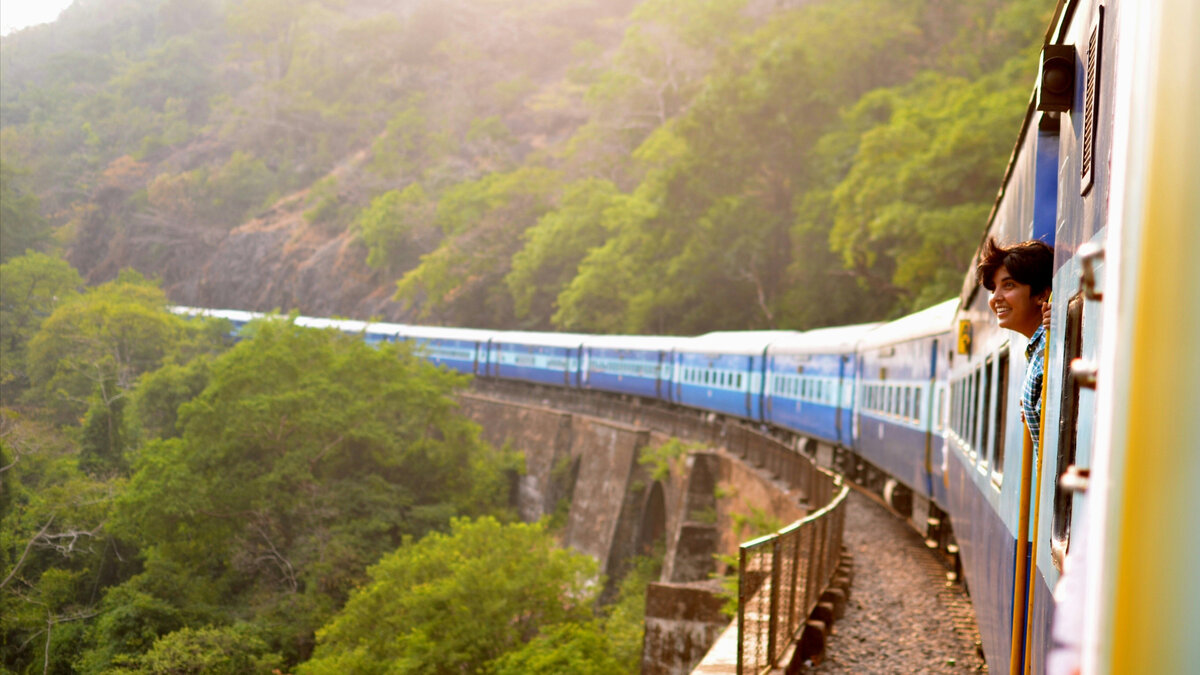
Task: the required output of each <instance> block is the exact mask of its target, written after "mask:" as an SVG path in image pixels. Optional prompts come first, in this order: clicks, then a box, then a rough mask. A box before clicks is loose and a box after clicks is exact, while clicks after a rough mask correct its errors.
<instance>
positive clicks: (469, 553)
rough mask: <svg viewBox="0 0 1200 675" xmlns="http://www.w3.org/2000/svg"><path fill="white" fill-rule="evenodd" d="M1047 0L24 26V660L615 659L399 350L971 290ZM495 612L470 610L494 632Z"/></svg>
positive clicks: (18, 185)
mask: <svg viewBox="0 0 1200 675" xmlns="http://www.w3.org/2000/svg"><path fill="white" fill-rule="evenodd" d="M1051 10H1052V3H1049V2H1046V1H1045V0H1036V1H1035V0H839V1H834V0H824V1H821V0H808V1H803V0H793V1H791V2H788V1H787V0H640V1H639V0H624V1H612V0H391V1H384V0H76V2H75V3H74V4H73V5H72V6H71V7H70V8H69V9H68V10H67V11H66V12H65V13H64V14H63V16H62V17H61V19H60V20H59V21H58V22H56V23H54V24H50V25H46V26H39V27H34V28H30V29H27V30H24V31H21V32H18V33H16V34H12V35H9V36H6V37H4V38H2V39H0V80H2V86H0V669H2V670H5V671H6V672H7V671H10V670H11V671H14V672H21V673H32V672H53V673H69V672H85V673H165V672H170V673H191V672H205V673H246V672H262V673H270V672H284V673H286V672H297V673H340V672H384V671H388V672H392V671H403V672H408V671H419V672H488V673H538V672H544V673H556V672H592V673H625V672H632V671H634V670H636V668H637V664H638V663H639V658H640V648H641V639H642V638H641V624H642V620H641V616H642V612H643V610H644V597H645V594H644V587H645V583H646V581H647V579H651V578H654V576H655V571H654V569H655V568H654V565H655V561H653V560H643V561H639V562H638V563H637V564H636V565H635V566H634V568H635V571H636V573H634V574H630V575H629V576H628V577H626V578H625V579H624V580H617V579H609V580H607V581H606V583H608V584H609V588H608V589H607V591H608V592H606V593H604V594H603V598H604V603H603V604H601V602H600V600H599V597H600V590H601V588H602V587H603V584H602V583H600V580H599V579H598V578H597V571H596V565H595V564H594V561H592V560H591V559H590V558H588V557H586V556H584V555H582V554H579V553H577V552H572V551H569V550H560V549H557V548H556V547H555V545H554V544H555V534H556V533H555V529H554V528H555V523H554V521H553V519H551V520H550V521H549V522H542V523H536V524H520V523H515V522H514V521H515V520H516V518H515V515H514V514H513V513H512V512H511V508H510V504H509V499H510V489H511V484H512V482H513V480H514V478H515V475H516V474H518V473H519V472H520V471H521V470H522V468H523V466H522V462H521V458H520V457H516V456H514V455H513V454H512V453H510V452H508V451H506V450H505V449H503V448H499V449H497V448H490V447H487V446H486V445H485V444H484V443H483V442H482V441H481V440H480V437H479V433H478V429H477V428H476V427H475V426H474V425H472V424H471V423H469V422H467V421H466V420H465V419H464V418H463V417H462V416H460V415H459V413H458V412H457V410H456V409H455V405H454V402H453V401H454V398H453V397H454V394H455V391H456V390H457V389H458V388H460V387H462V386H463V385H464V384H465V380H464V379H463V378H460V377H459V376H456V375H453V374H450V373H448V372H446V371H443V370H438V369H436V368H434V367H432V366H430V365H428V364H426V363H425V362H424V361H422V360H420V359H417V358H415V357H414V356H413V355H412V354H410V353H408V352H407V351H406V350H405V349H404V348H402V347H400V346H397V345H388V346H386V347H384V348H382V349H373V348H371V347H368V346H367V345H365V344H364V343H363V342H362V341H360V340H358V339H356V338H354V337H351V336H345V335H341V334H338V333H335V332H321V331H311V330H301V329H299V328H297V327H295V326H294V325H292V324H291V323H290V322H287V321H277V322H268V323H262V324H256V325H254V326H253V327H252V328H251V329H250V330H249V331H248V332H247V333H246V334H245V335H244V336H243V338H244V339H242V340H240V341H238V342H236V343H233V342H231V341H230V339H229V338H228V337H227V336H228V332H229V330H228V329H229V326H228V325H222V324H221V323H214V322H202V321H200V320H185V319H183V318H181V317H179V316H177V315H175V314H173V313H171V312H170V311H168V307H169V306H170V305H171V304H191V305H201V306H209V307H223V308H241V309H258V310H269V309H273V308H278V309H281V310H284V311H285V312H287V311H300V312H303V313H306V314H313V315H342V316H351V317H360V318H368V317H372V316H375V317H382V318H387V319H392V320H408V321H414V322H415V321H420V322H429V323H439V324H445V325H458V326H479V327H498V328H536V329H562V330H578V331H594V332H644V333H658V334H672V333H681V334H690V333H698V332H701V331H706V330H712V329H751V328H763V327H778V328H809V327H813V326H819V325H829V324H838V323H847V322H853V321H859V320H867V319H880V318H885V317H887V316H894V315H898V314H903V313H905V312H907V311H909V310H911V309H914V308H918V307H922V306H925V305H928V304H931V303H932V302H934V301H937V300H941V299H944V298H945V297H948V296H950V295H953V294H954V293H955V292H956V291H957V289H958V287H959V284H960V283H961V279H962V274H963V272H964V269H963V266H964V265H965V264H966V263H967V261H968V260H969V258H970V254H971V252H972V249H973V247H974V245H975V243H976V241H977V239H978V236H979V233H980V232H981V230H982V228H983V227H984V224H985V223H984V221H985V219H986V216H987V213H988V210H989V208H990V205H991V203H992V200H993V198H994V195H995V193H996V189H997V187H998V185H999V182H1000V180H1001V178H1002V174H1003V170H1004V166H1005V162H1006V161H1007V158H1008V156H1009V151H1010V149H1011V147H1012V144H1013V141H1014V138H1015V135H1016V132H1017V130H1018V128H1019V125H1020V122H1021V116H1022V114H1023V112H1024V108H1025V104H1026V102H1027V100H1028V95H1029V88H1030V84H1029V83H1030V82H1031V81H1032V75H1033V73H1034V68H1035V62H1036V51H1037V46H1038V43H1039V37H1040V28H1041V27H1042V26H1044V25H1045V23H1046V21H1047V19H1048V15H1049V13H1050V11H1051ZM468 629H469V630H468Z"/></svg>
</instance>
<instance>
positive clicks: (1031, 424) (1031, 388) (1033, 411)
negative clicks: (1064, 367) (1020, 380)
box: [1021, 326, 1046, 452]
mask: <svg viewBox="0 0 1200 675" xmlns="http://www.w3.org/2000/svg"><path fill="white" fill-rule="evenodd" d="M1025 360H1026V361H1028V362H1029V365H1028V366H1027V367H1026V368H1025V385H1024V386H1023V387H1022V389H1021V417H1022V418H1023V419H1024V420H1025V426H1026V427H1028V428H1029V436H1030V437H1031V438H1032V439H1033V450H1034V452H1037V449H1038V437H1039V436H1040V435H1041V433H1042V430H1041V421H1042V375H1043V374H1044V373H1045V372H1046V327H1045V326H1038V329H1037V331H1036V332H1034V334H1033V337H1031V338H1029V346H1028V347H1026V348H1025Z"/></svg>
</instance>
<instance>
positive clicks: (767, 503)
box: [460, 380, 841, 673]
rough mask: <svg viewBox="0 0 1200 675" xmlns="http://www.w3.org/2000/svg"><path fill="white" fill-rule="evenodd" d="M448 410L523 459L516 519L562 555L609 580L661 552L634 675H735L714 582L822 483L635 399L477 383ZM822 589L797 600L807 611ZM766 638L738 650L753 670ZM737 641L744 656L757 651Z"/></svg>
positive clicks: (687, 417) (810, 505) (762, 441)
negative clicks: (582, 558) (589, 562)
mask: <svg viewBox="0 0 1200 675" xmlns="http://www.w3.org/2000/svg"><path fill="white" fill-rule="evenodd" d="M460 404H461V406H462V409H463V411H464V412H465V414H466V415H467V416H468V417H470V418H471V419H473V420H474V421H476V422H477V423H479V424H480V425H481V427H482V428H483V436H484V438H485V439H486V440H488V441H489V442H490V443H492V444H493V445H495V446H496V447H503V446H505V445H508V446H510V447H512V448H513V449H515V450H518V451H520V452H521V453H522V454H523V455H524V457H525V471H524V473H523V475H522V476H520V478H519V480H518V484H517V495H516V503H517V505H518V510H519V512H520V515H521V517H522V518H523V519H525V520H536V519H538V518H541V517H543V516H548V515H550V516H554V517H557V518H562V519H564V520H563V522H564V528H563V532H564V537H563V538H564V542H563V543H564V544H566V545H568V546H571V547H572V548H575V549H576V550H579V551H582V552H585V553H587V554H589V555H591V556H592V557H593V558H595V559H596V560H597V561H598V562H599V564H600V567H601V569H602V570H603V572H604V573H605V574H606V575H607V576H608V578H610V579H614V578H620V577H621V575H622V574H623V573H624V572H625V571H626V567H627V565H628V564H629V562H630V560H631V558H632V557H633V556H635V555H638V554H645V553H650V552H652V551H656V550H660V551H662V552H663V554H664V557H663V572H662V575H661V577H660V581H659V582H658V583H655V584H651V586H650V588H648V590H647V603H646V604H647V608H646V640H645V644H644V648H643V672H644V673H682V672H691V671H692V669H693V668H695V667H696V666H697V664H700V662H701V660H702V659H704V663H705V665H704V666H703V667H702V669H703V670H704V671H705V672H736V666H737V639H738V631H737V625H736V622H734V623H733V625H732V627H731V625H730V624H731V619H730V617H729V616H728V615H726V614H723V613H722V611H721V607H722V606H723V605H724V604H725V595H724V594H722V589H721V585H720V582H719V581H717V580H714V579H713V576H714V575H716V574H726V573H728V572H730V571H732V570H731V569H730V565H729V563H732V561H735V560H737V559H738V558H737V556H738V554H739V547H740V545H741V543H742V542H743V541H746V540H748V539H751V538H753V537H754V536H757V535H758V534H761V533H762V532H761V530H762V529H767V530H775V529H777V528H779V527H781V526H783V525H786V524H788V523H792V522H794V521H797V520H800V519H802V518H804V517H805V516H806V515H808V514H809V513H810V511H812V510H814V509H820V508H821V507H823V506H825V505H826V504H827V503H828V502H829V501H830V498H831V496H832V494H833V492H832V490H831V486H832V480H831V479H832V476H831V475H830V474H828V473H827V472H823V471H820V470H819V469H817V468H816V467H815V465H814V464H813V463H812V462H811V461H810V460H809V459H808V458H807V457H806V456H804V455H802V454H801V453H799V452H796V451H795V450H794V449H793V448H790V447H788V446H787V445H785V444H784V443H782V442H780V441H779V440H778V439H775V438H773V437H771V436H768V435H766V434H762V433H759V432H757V431H754V430H751V429H748V428H746V427H744V426H742V425H740V424H738V423H735V422H732V421H728V422H727V421H725V420H723V419H720V418H718V417H714V416H707V417H703V416H701V415H699V414H697V413H695V412H686V413H685V412H680V411H676V410H672V409H668V408H665V407H662V406H659V405H647V404H645V403H642V402H641V401H640V400H638V399H630V398H620V397H610V396H604V395H597V394H594V393H588V392H579V391H570V390H562V389H553V388H541V387H536V386H526V385H520V384H515V383H503V382H496V381H487V380H477V381H476V383H475V385H474V387H473V389H472V390H470V391H468V392H464V393H463V394H462V395H461V396H460ZM828 534H831V533H828ZM837 541H838V542H840V528H839V531H838V533H837ZM797 551H798V549H797ZM798 552H799V551H798ZM840 554H841V552H840V550H837V551H832V552H829V554H828V555H827V556H826V557H827V558H829V559H832V560H835V561H836V560H839V559H840ZM722 561H728V563H726V562H722ZM754 564H755V565H756V566H758V567H761V561H759V562H757V563H754ZM734 566H736V565H734ZM832 573H833V569H832V568H830V569H827V570H825V576H826V577H830V576H832ZM756 574H757V575H758V576H757V577H753V576H752V580H753V579H755V578H756V579H757V582H756V583H755V588H754V589H751V595H753V592H758V593H759V595H763V596H765V595H766V594H768V591H767V590H766V589H767V588H769V587H770V584H764V582H763V578H764V572H763V571H762V570H761V569H760V570H759V571H758V572H757V573H756ZM745 576H746V575H743V577H745ZM793 576H795V575H794V574H793ZM808 576H809V575H807V574H804V575H801V577H800V578H801V579H802V580H803V579H807V578H808ZM826 580H827V579H826ZM811 583H816V580H815V578H814V580H813V581H812V582H810V585H811ZM824 585H825V583H824V582H823V581H822V582H821V588H819V589H817V590H816V592H815V593H814V592H813V591H812V590H811V589H809V590H808V591H807V592H802V595H805V596H812V597H811V600H812V603H811V604H813V605H814V606H815V604H816V600H817V599H818V596H819V595H820V593H821V592H822V591H824ZM742 594H743V595H746V591H745V589H743V591H742ZM805 599H806V600H807V599H808V598H807V597H806V598H805ZM743 604H745V603H743ZM760 614H762V612H760ZM789 614H791V615H794V616H793V617H792V618H791V620H790V623H788V622H787V621H785V622H784V623H783V624H780V627H781V628H780V629H779V630H780V631H781V634H783V633H786V634H787V635H789V636H795V635H796V634H797V633H798V632H799V631H798V630H797V628H800V629H802V628H804V626H805V622H806V619H807V618H808V611H803V612H801V611H799V610H798V609H797V608H795V607H791V609H790V612H789ZM763 616H764V617H765V616H766V614H763ZM774 626H775V624H773V623H772V624H770V626H767V625H766V624H764V627H763V628H762V630H759V631H757V632H758V634H759V635H758V636H757V637H758V638H761V639H759V640H758V642H761V644H758V643H757V642H756V643H755V644H754V645H752V646H751V647H750V648H751V649H753V650H756V651H757V652H759V654H758V655H757V658H759V659H761V658H763V657H764V654H763V652H765V651H767V650H768V644H767V639H766V633H767V631H768V630H769V629H770V627H774ZM727 629H728V630H727ZM744 631H745V632H746V633H747V635H746V636H743V643H744V641H745V638H746V637H751V638H754V637H755V636H754V635H750V633H753V632H754V631H750V630H746V629H744ZM723 632H725V633H726V635H725V636H722V633H723ZM730 632H731V633H732V636H730V635H729V634H728V633H730ZM719 637H720V638H721V644H720V645H718V647H717V648H715V649H712V651H713V654H711V655H710V656H709V657H708V658H707V659H705V654H706V653H708V652H709V651H710V648H711V647H712V646H713V644H714V643H715V642H717V640H718V638H719ZM771 646H772V647H775V648H776V649H777V650H779V651H783V650H785V649H786V646H785V645H782V644H781V645H778V646H775V645H773V644H772V645H771Z"/></svg>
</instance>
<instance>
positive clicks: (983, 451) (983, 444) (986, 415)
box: [979, 356, 994, 462]
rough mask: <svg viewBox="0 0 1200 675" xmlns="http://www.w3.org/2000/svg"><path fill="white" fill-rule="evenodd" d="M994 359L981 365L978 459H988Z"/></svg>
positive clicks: (989, 358) (990, 358) (989, 359)
mask: <svg viewBox="0 0 1200 675" xmlns="http://www.w3.org/2000/svg"><path fill="white" fill-rule="evenodd" d="M993 361H994V359H993V358H992V357H990V356H989V357H988V358H987V360H986V361H984V365H983V407H982V408H980V409H979V421H980V425H979V455H980V459H982V460H983V461H984V462H987V459H988V431H990V430H991V426H992V425H991V421H992V365H993Z"/></svg>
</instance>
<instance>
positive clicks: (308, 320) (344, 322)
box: [296, 316, 398, 345]
mask: <svg viewBox="0 0 1200 675" xmlns="http://www.w3.org/2000/svg"><path fill="white" fill-rule="evenodd" d="M296 325H297V326H303V327H304V328H316V329H317V330H330V329H332V330H337V331H341V332H343V333H345V334H347V335H355V336H359V337H361V338H362V339H363V340H364V341H366V342H367V343H368V344H371V345H377V344H379V343H381V342H390V341H392V339H393V338H392V334H391V333H388V332H386V331H385V327H391V326H398V324H370V323H367V322H366V321H359V320H357V319H325V318H319V317H313V316H298V317H296Z"/></svg>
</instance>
